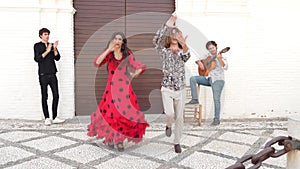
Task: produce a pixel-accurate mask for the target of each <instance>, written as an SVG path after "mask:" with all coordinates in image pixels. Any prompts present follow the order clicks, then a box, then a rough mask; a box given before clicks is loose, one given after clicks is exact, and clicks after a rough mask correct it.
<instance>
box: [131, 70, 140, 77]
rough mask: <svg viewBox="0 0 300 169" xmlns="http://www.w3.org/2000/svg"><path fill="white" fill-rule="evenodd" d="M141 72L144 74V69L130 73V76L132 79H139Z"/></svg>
mask: <svg viewBox="0 0 300 169" xmlns="http://www.w3.org/2000/svg"><path fill="white" fill-rule="evenodd" d="M141 72H142V69H137V70H136V71H135V72H134V73H132V72H130V76H131V77H132V78H137V77H138V76H139V75H140V73H141Z"/></svg>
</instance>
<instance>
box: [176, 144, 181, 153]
mask: <svg viewBox="0 0 300 169" xmlns="http://www.w3.org/2000/svg"><path fill="white" fill-rule="evenodd" d="M174 149H175V153H181V147H180V144H175V145H174Z"/></svg>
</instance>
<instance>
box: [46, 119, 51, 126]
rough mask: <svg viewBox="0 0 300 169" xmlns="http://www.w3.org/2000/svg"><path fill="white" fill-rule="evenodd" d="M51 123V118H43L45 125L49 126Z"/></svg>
mask: <svg viewBox="0 0 300 169" xmlns="http://www.w3.org/2000/svg"><path fill="white" fill-rule="evenodd" d="M50 125H51V119H50V118H46V120H45V126H50Z"/></svg>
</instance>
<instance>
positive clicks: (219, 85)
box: [190, 76, 225, 119]
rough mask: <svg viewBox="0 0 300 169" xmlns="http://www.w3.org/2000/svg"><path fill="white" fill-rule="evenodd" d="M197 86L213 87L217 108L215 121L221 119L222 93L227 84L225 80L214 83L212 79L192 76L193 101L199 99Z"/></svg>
mask: <svg viewBox="0 0 300 169" xmlns="http://www.w3.org/2000/svg"><path fill="white" fill-rule="evenodd" d="M197 84H198V85H203V86H211V88H212V92H213V98H214V106H215V117H214V118H215V119H220V111H221V101H220V100H221V93H222V90H223V87H224V84H225V81H224V80H216V81H215V82H214V83H212V81H211V78H210V77H209V78H206V77H205V76H192V77H191V78H190V86H191V94H192V99H198V93H197Z"/></svg>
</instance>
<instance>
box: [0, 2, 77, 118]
mask: <svg viewBox="0 0 300 169" xmlns="http://www.w3.org/2000/svg"><path fill="white" fill-rule="evenodd" d="M74 12H75V11H74V9H73V3H72V1H71V0H59V1H58V0H57V1H55V0H26V1H24V0H9V1H0V20H1V26H0V37H1V40H0V51H1V55H0V56H1V62H0V69H1V71H0V78H1V83H0V84H1V87H0V93H1V94H0V118H1V119H10V118H12V119H42V118H43V113H42V106H41V94H40V86H39V81H38V73H37V71H38V65H37V63H36V62H35V61H34V60H33V58H34V52H33V45H34V43H36V42H39V41H40V38H39V36H38V31H39V29H41V28H42V27H46V28H48V29H49V30H50V31H51V34H50V41H51V42H53V41H55V40H59V46H58V49H59V51H60V54H61V56H62V57H61V59H60V61H59V62H56V63H57V68H58V73H57V76H58V80H59V93H60V101H59V106H58V108H59V110H58V113H59V115H60V116H61V117H62V118H71V117H73V116H74V112H75V110H74V52H73V49H74V47H73V41H74V40H73V37H74V32H73V14H74ZM48 94H49V99H48V100H49V105H48V106H49V112H50V114H52V112H51V106H52V93H51V89H50V88H49V92H48Z"/></svg>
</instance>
